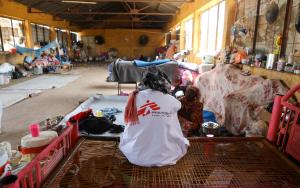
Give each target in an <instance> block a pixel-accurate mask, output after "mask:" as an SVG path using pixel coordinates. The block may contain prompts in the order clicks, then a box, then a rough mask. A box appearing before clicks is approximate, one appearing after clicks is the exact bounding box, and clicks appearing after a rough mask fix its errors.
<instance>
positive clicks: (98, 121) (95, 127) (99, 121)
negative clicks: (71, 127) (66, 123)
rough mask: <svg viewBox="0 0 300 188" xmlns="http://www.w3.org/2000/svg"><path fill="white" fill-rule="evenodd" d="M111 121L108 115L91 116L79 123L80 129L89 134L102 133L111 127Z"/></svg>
mask: <svg viewBox="0 0 300 188" xmlns="http://www.w3.org/2000/svg"><path fill="white" fill-rule="evenodd" d="M111 126H112V124H111V122H110V121H109V120H108V119H107V118H106V117H95V116H93V115H92V116H89V117H87V118H86V119H84V120H82V121H80V122H79V124H78V128H79V131H84V132H86V133H88V134H102V133H105V132H106V131H108V130H110V129H111Z"/></svg>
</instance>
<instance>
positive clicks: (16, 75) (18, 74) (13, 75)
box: [12, 71, 23, 79]
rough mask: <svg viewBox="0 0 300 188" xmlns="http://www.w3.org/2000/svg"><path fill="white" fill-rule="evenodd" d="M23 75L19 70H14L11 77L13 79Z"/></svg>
mask: <svg viewBox="0 0 300 188" xmlns="http://www.w3.org/2000/svg"><path fill="white" fill-rule="evenodd" d="M22 77H23V74H22V73H21V72H19V71H15V72H13V73H12V78H13V79H19V78H22Z"/></svg>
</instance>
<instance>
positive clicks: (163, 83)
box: [143, 69, 171, 94]
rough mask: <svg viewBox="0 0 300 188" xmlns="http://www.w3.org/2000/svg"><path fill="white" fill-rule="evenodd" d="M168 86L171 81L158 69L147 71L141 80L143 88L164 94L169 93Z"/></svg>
mask: <svg viewBox="0 0 300 188" xmlns="http://www.w3.org/2000/svg"><path fill="white" fill-rule="evenodd" d="M170 84H171V81H170V80H169V79H168V77H167V75H166V74H165V73H164V72H162V71H160V70H158V69H152V70H149V71H148V72H147V73H146V74H145V76H144V78H143V85H144V86H146V87H147V88H150V89H153V90H157V91H160V92H163V93H165V94H166V93H169V90H168V85H170Z"/></svg>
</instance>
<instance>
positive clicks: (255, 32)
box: [252, 0, 261, 53]
mask: <svg viewBox="0 0 300 188" xmlns="http://www.w3.org/2000/svg"><path fill="white" fill-rule="evenodd" d="M260 4H261V0H257V6H256V18H255V27H254V37H253V45H252V51H253V53H255V47H256V38H257V31H258V20H259V10H260Z"/></svg>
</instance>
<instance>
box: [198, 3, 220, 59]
mask: <svg viewBox="0 0 300 188" xmlns="http://www.w3.org/2000/svg"><path fill="white" fill-rule="evenodd" d="M224 22H225V1H221V2H220V3H218V4H217V5H215V6H213V7H211V8H210V9H208V10H206V11H204V12H202V13H201V15H200V45H199V46H200V47H199V53H200V55H215V53H216V52H217V51H219V50H221V48H222V42H223V33H224Z"/></svg>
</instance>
